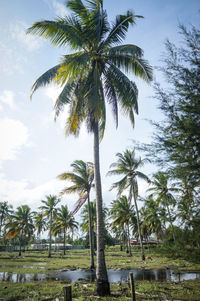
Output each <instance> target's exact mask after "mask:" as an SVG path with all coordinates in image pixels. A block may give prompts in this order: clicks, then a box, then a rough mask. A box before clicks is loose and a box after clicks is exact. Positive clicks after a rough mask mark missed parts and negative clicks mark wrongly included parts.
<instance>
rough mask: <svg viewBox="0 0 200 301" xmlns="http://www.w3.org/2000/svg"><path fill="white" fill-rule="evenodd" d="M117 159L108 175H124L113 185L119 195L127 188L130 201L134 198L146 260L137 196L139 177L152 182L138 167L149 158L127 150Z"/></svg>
mask: <svg viewBox="0 0 200 301" xmlns="http://www.w3.org/2000/svg"><path fill="white" fill-rule="evenodd" d="M116 156H117V158H118V159H117V161H116V162H114V163H112V164H111V166H110V168H112V169H111V170H110V171H109V172H108V175H117V176H119V175H122V176H123V177H122V179H121V180H120V181H118V182H116V183H114V184H113V185H112V187H111V189H113V188H117V190H118V195H119V196H120V195H121V194H122V192H124V191H125V190H127V189H128V190H129V197H128V199H129V202H131V201H132V199H133V200H134V205H135V210H136V217H137V225H138V234H139V239H140V246H141V250H142V260H145V255H144V247H143V243H142V236H141V229H140V217H139V210H138V205H137V197H138V183H137V178H140V179H143V180H145V181H147V182H150V180H149V178H148V177H147V176H146V175H145V174H144V173H142V172H141V171H139V170H138V168H140V167H142V166H143V165H144V163H145V162H147V161H148V160H147V159H143V160H142V159H141V158H138V159H137V158H136V157H135V150H134V149H132V150H128V149H127V150H126V151H125V152H123V153H117V154H116Z"/></svg>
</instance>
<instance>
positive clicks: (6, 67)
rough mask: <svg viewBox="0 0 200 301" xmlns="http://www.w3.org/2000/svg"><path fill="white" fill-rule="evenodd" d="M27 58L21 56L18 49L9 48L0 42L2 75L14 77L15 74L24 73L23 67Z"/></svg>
mask: <svg viewBox="0 0 200 301" xmlns="http://www.w3.org/2000/svg"><path fill="white" fill-rule="evenodd" d="M26 62H27V58H26V57H24V56H23V55H21V54H20V52H19V51H18V49H17V47H16V46H14V47H9V46H8V45H6V44H3V43H1V42H0V64H1V73H2V74H4V75H5V74H7V75H12V74H14V73H16V72H17V73H23V67H22V66H23V65H24V63H26Z"/></svg>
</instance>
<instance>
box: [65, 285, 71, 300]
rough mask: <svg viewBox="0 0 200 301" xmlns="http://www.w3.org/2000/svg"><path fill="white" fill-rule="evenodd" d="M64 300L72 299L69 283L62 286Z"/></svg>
mask: <svg viewBox="0 0 200 301" xmlns="http://www.w3.org/2000/svg"><path fill="white" fill-rule="evenodd" d="M63 290H64V301H72V287H71V285H68V286H64V287H63Z"/></svg>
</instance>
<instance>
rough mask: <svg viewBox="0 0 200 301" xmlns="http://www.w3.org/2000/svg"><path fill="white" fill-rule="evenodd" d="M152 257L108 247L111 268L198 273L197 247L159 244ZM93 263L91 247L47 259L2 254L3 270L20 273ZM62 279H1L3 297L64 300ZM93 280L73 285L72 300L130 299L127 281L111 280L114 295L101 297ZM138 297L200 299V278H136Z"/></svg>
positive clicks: (152, 249) (135, 249)
mask: <svg viewBox="0 0 200 301" xmlns="http://www.w3.org/2000/svg"><path fill="white" fill-rule="evenodd" d="M146 254H147V256H148V257H149V259H147V260H146V262H145V263H143V262H142V260H141V256H140V250H139V248H138V247H133V256H132V257H129V256H127V254H126V253H125V252H119V248H117V247H113V248H112V247H110V248H106V262H107V268H108V269H134V268H139V269H145V270H146V269H147V270H151V269H174V270H177V271H187V272H199V273H200V260H199V252H198V250H197V251H195V250H188V251H187V250H184V252H183V251H180V252H178V250H177V251H175V250H173V249H172V250H169V249H168V250H166V249H165V248H162V247H160V246H156V247H149V248H147V249H146ZM89 264H90V257H89V250H68V251H67V254H66V255H65V256H63V255H62V253H61V252H53V253H52V258H47V252H45V251H44V252H29V251H28V252H25V253H22V256H21V257H18V256H17V252H14V253H11V252H1V253H0V272H2V273H3V272H10V273H18V274H26V273H27V274H29V273H30V274H38V273H42V274H46V275H50V274H52V273H54V272H56V271H58V270H76V269H88V267H89ZM65 285H67V283H66V282H64V281H62V280H56V279H55V280H49V281H45V280H44V281H31V282H25V283H10V282H8V281H1V282H0V298H4V299H5V300H9V301H12V300H24V301H25V300H29V301H31V300H34V301H35V300H38V301H39V300H40V301H41V300H57V301H58V300H63V286H65ZM94 286H95V284H94V283H90V282H86V281H81V282H76V283H73V284H72V290H73V300H122V301H123V300H130V288H129V284H128V283H121V282H118V283H111V293H112V294H111V296H109V297H104V298H99V297H97V296H94V294H93V293H94ZM135 288H136V298H137V300H192V301H197V300H198V301H199V300H200V279H195V280H188V281H181V282H163V281H146V280H142V281H141V280H136V281H135Z"/></svg>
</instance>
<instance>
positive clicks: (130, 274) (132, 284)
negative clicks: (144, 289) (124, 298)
mask: <svg viewBox="0 0 200 301" xmlns="http://www.w3.org/2000/svg"><path fill="white" fill-rule="evenodd" d="M129 278H130V286H131V300H132V301H136V298H135V286H134V280H133V273H129Z"/></svg>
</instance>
